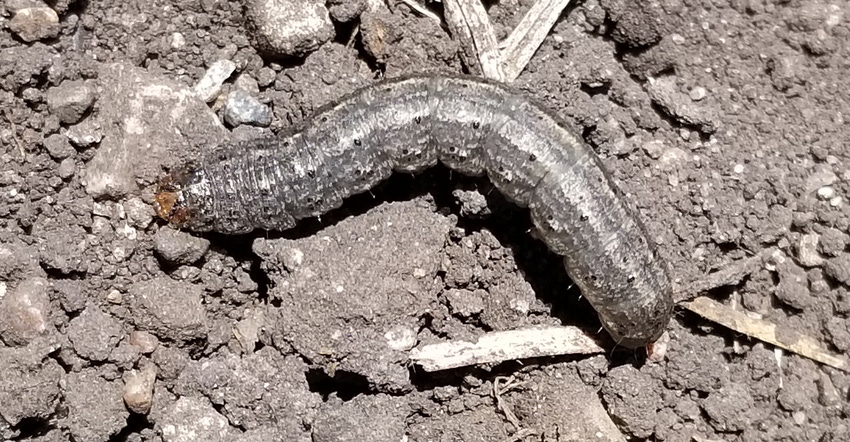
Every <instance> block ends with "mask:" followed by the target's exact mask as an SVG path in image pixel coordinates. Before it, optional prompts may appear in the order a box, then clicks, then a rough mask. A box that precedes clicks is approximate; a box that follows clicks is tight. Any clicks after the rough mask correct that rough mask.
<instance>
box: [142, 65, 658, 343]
mask: <svg viewBox="0 0 850 442" xmlns="http://www.w3.org/2000/svg"><path fill="white" fill-rule="evenodd" d="M437 162H442V163H443V164H445V165H446V166H448V167H449V168H451V169H453V170H456V171H458V172H461V173H464V174H468V175H482V174H486V175H487V176H488V177H489V179H490V180H491V181H492V183H493V184H494V186H495V187H496V188H497V189H499V191H501V192H502V193H503V194H504V195H505V197H506V198H508V199H509V200H511V201H513V202H514V203H515V204H517V205H519V206H521V207H528V208H529V210H530V212H531V217H532V221H533V223H534V226H535V228H536V230H537V231H538V232H537V233H538V236H539V237H540V238H541V239H542V240H543V241H544V242H545V243H546V244H547V246H548V247H549V248H550V249H551V250H552V251H553V252H555V253H557V254H558V255H561V256H563V257H564V264H565V267H566V269H567V272H568V273H569V275H570V277H571V278H572V279H573V280H574V281H575V283H576V284H577V285H578V286H579V288H580V289H581V291H582V294H583V295H584V297H585V298H587V299H588V301H589V302H590V303H591V305H592V306H593V307H594V308H595V309H596V311H597V312H598V314H599V317H600V320H601V322H602V324H603V325H604V326H605V328H606V330H608V332H609V333H610V334H611V336H612V337H613V338H614V340H615V341H616V342H617V343H618V344H620V345H623V346H627V347H639V346H644V345H647V344H649V343H652V342H654V341H655V340H656V339H657V338H658V337H659V336H660V335H661V334H662V333H663V331H664V330H665V328H666V326H667V324H668V323H669V321H670V318H671V316H672V313H673V301H672V283H671V280H670V277H669V276H668V273H667V266H666V264H665V263H664V262H663V261H662V260H661V259H660V258H659V257H658V254H657V253H656V250H655V245H654V244H653V241H652V240H651V239H650V237H649V236H648V235H647V233H646V228H645V227H644V225H643V223H642V222H641V221H640V219H639V218H638V216H637V214H636V213H635V211H634V210H633V209H631V207H630V205H629V204H628V202H627V201H625V199H624V198H623V194H622V192H620V191H619V190H618V189H617V187H616V186H615V184H614V183H613V181H612V180H611V178H610V176H609V174H608V172H607V171H606V170H605V168H604V166H603V164H602V162H601V161H600V159H599V158H598V157H597V155H596V154H595V153H594V152H593V150H592V149H591V148H590V147H589V146H587V145H586V144H585V143H584V142H583V141H582V140H581V139H580V138H579V137H578V136H576V135H575V134H574V133H573V132H572V131H571V130H570V129H569V128H568V126H567V125H566V124H565V123H564V121H562V120H561V119H560V118H559V117H558V116H557V115H556V114H554V113H553V112H551V111H549V110H547V109H546V108H545V107H544V106H541V105H540V104H538V103H536V102H534V101H533V100H531V99H530V98H528V97H526V96H525V95H524V94H522V93H520V92H518V91H516V90H514V89H511V88H510V87H508V86H506V85H503V84H500V83H495V82H492V81H488V80H483V79H479V78H475V77H463V76H445V75H414V76H407V77H402V78H397V79H394V80H389V81H383V82H380V83H377V84H374V85H372V86H369V87H366V88H363V89H360V90H358V91H356V92H354V93H352V94H349V95H347V96H345V97H343V98H341V99H340V100H338V101H336V102H333V103H330V104H328V105H326V106H323V107H322V108H320V109H319V110H318V111H317V112H316V113H315V114H314V116H313V117H312V118H310V119H308V120H307V121H306V122H305V123H304V124H303V125H302V126H300V127H297V128H293V129H292V130H290V131H288V132H285V133H281V134H278V135H275V136H269V137H263V138H259V139H254V140H250V141H244V142H240V143H235V144H230V145H226V146H222V147H219V148H218V149H216V150H215V151H214V152H212V153H211V154H210V155H207V156H205V157H204V158H202V159H201V160H200V161H199V162H198V163H197V164H196V165H195V166H194V167H192V168H189V169H183V170H180V171H178V172H176V173H173V174H171V175H169V176H168V177H166V178H165V179H164V180H163V181H162V182H161V183H160V188H159V191H158V193H157V195H156V198H155V203H156V210H157V213H158V215H159V216H160V217H162V218H163V219H165V220H167V221H169V222H170V223H172V224H174V225H177V226H180V227H183V228H187V229H189V230H195V231H217V232H221V233H226V234H238V233H245V232H249V231H252V230H254V229H265V230H285V229H288V228H290V227H293V226H294V225H295V223H296V222H297V221H298V220H299V219H302V218H307V217H314V216H320V215H322V214H324V213H326V212H328V211H329V210H332V209H334V208H337V207H339V206H340V205H341V204H342V201H343V200H344V199H345V198H347V197H349V196H351V195H354V194H358V193H361V192H365V191H367V190H369V189H371V188H372V187H373V186H375V185H376V184H378V183H379V182H381V181H382V180H384V179H386V178H387V177H389V176H390V175H391V174H392V173H393V171H396V172H417V171H421V170H423V169H426V168H428V167H431V166H433V165H435V164H437Z"/></svg>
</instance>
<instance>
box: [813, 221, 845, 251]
mask: <svg viewBox="0 0 850 442" xmlns="http://www.w3.org/2000/svg"><path fill="white" fill-rule="evenodd" d="M847 239H848V238H847V234H846V233H844V232H842V231H840V230H838V229H836V228H834V227H831V228H829V229H826V230H825V231H824V232H823V233H822V234H821V236H820V241H818V251H819V252H821V253H823V254H824V255H826V256H832V257H834V256H838V255H840V254H841V252H843V251H844V249H845V248H846V247H847Z"/></svg>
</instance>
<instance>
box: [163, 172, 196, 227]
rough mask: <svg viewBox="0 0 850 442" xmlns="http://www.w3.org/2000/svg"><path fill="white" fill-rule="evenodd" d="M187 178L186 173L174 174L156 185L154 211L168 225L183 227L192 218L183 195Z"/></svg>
mask: <svg viewBox="0 0 850 442" xmlns="http://www.w3.org/2000/svg"><path fill="white" fill-rule="evenodd" d="M189 177H190V174H189V173H188V172H187V171H179V172H174V173H171V174H168V175H166V176H165V177H164V178H162V179H161V180H160V181H159V183H158V185H157V189H156V195H154V204H153V206H154V210H155V211H156V214H157V216H159V217H160V218H162V219H164V220H165V221H168V223H169V224H172V225H176V226H183V225H185V224H187V223H188V222H189V221H190V220H191V218H192V216H191V212H190V210H189V206H188V203H187V201H186V195H185V194H184V189H185V188H186V183H187V181H188V179H189Z"/></svg>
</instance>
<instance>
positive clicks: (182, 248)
mask: <svg viewBox="0 0 850 442" xmlns="http://www.w3.org/2000/svg"><path fill="white" fill-rule="evenodd" d="M154 247H155V249H156V253H157V254H158V255H159V256H160V257H162V259H164V260H166V261H168V262H169V263H172V264H192V263H194V262H196V261H197V260H199V259H201V257H203V256H204V254H205V253H207V250H209V248H210V242H209V240H207V239H205V238H200V237H197V236H193V235H191V234H190V233H188V232H184V231H180V230H175V229H172V228H171V227H168V226H166V227H163V228H161V229H159V231H157V232H156V235H154Z"/></svg>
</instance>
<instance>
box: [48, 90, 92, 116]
mask: <svg viewBox="0 0 850 442" xmlns="http://www.w3.org/2000/svg"><path fill="white" fill-rule="evenodd" d="M94 100H95V94H94V90H93V89H92V88H91V87H89V86H88V85H87V84H86V83H85V82H83V81H66V82H63V83H62V84H60V85H59V86H56V87H53V88H50V89H49V90H48V91H47V108H48V110H49V111H50V114H51V115H56V116H57V117H59V121H61V122H63V123H65V124H74V123H77V122H78V121H80V119H81V118H82V117H83V114H85V113H86V111H87V110H89V108H90V107H91V105H92V104H94Z"/></svg>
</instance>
